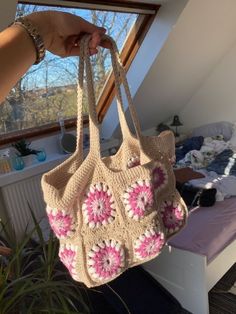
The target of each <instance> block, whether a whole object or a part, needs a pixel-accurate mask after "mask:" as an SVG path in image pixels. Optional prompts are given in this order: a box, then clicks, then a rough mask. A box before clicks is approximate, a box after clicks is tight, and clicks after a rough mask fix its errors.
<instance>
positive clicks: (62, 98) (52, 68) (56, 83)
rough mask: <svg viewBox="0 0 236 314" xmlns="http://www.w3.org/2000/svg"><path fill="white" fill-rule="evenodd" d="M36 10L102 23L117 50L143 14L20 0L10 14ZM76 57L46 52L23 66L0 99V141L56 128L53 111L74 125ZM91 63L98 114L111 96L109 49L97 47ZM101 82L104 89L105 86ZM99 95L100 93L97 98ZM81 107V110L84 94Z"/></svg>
mask: <svg viewBox="0 0 236 314" xmlns="http://www.w3.org/2000/svg"><path fill="white" fill-rule="evenodd" d="M64 3H65V2H64ZM42 10H61V11H65V12H70V13H73V14H76V15H79V16H81V17H83V18H85V19H86V20H88V21H90V22H92V23H94V24H96V25H98V26H103V27H105V28H106V29H107V34H109V35H111V36H112V37H113V38H114V39H115V40H116V42H117V45H118V48H119V50H121V49H122V48H124V49H123V50H125V45H124V44H125V41H126V39H127V37H130V36H131V33H132V27H133V26H134V25H135V26H136V27H135V28H137V26H138V25H139V24H140V23H141V21H144V20H145V19H146V16H145V15H141V14H137V13H132V12H117V11H101V10H92V9H81V8H70V7H61V6H60V7H59V6H58V7H55V6H53V7H51V6H48V5H47V6H45V5H35V4H26V3H20V4H18V6H17V13H16V15H17V16H24V15H27V14H29V13H31V12H34V11H42ZM135 33H137V31H136V32H135ZM131 37H132V36H131ZM131 48H132V49H131ZM130 49H131V50H133V49H134V47H132V45H131V47H130ZM131 50H130V51H128V50H127V56H126V58H127V60H128V59H130V58H133V56H132V54H131ZM78 62H79V58H77V57H70V58H65V59H61V58H59V57H57V56H55V55H53V54H51V53H49V52H47V54H46V57H45V59H44V61H42V62H41V63H40V64H39V65H35V66H32V67H31V68H30V69H29V71H28V72H27V73H26V74H25V75H24V76H23V77H22V78H21V79H20V81H19V82H18V83H17V84H16V86H15V87H14V88H13V89H12V91H11V92H10V94H9V95H8V97H7V98H6V100H5V102H4V104H3V105H2V106H0V135H1V140H0V143H4V141H5V142H7V141H11V139H14V140H15V139H16V138H17V137H22V136H26V137H27V133H28V134H29V135H32V134H34V133H35V134H37V133H40V130H44V131H43V132H44V133H47V132H49V131H50V130H55V128H58V123H57V121H58V119H59V117H63V118H64V119H65V120H66V121H68V122H67V123H69V125H75V120H76V119H75V117H76V109H77V108H76V105H77V104H76V89H77V71H78ZM92 65H93V72H94V82H95V90H96V96H97V99H100V101H99V102H98V110H99V111H100V112H101V116H104V114H105V112H106V110H107V102H108V98H111V96H112V95H113V94H112V91H113V89H114V86H113V85H114V84H113V82H112V78H111V77H109V71H110V67H111V62H110V57H109V52H108V51H107V50H106V49H100V50H99V53H98V54H97V55H96V56H93V57H92ZM106 87H107V88H108V90H109V91H108V92H106ZM99 95H101V97H100V98H99ZM105 103H106V105H104V104H105ZM83 109H84V114H85V116H86V113H87V106H86V100H85V102H84V108H83ZM27 130H28V132H27ZM9 139H10V140H9Z"/></svg>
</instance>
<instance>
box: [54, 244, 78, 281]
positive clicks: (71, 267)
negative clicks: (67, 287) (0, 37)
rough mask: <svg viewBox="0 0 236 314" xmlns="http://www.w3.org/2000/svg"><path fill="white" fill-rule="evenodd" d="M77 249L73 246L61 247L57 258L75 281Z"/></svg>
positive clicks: (76, 277)
mask: <svg viewBox="0 0 236 314" xmlns="http://www.w3.org/2000/svg"><path fill="white" fill-rule="evenodd" d="M77 250H78V247H77V246H74V245H68V244H67V245H65V244H64V245H61V246H60V249H59V254H58V255H59V257H60V260H61V261H62V263H63V264H64V265H65V266H66V268H67V269H68V271H69V273H70V275H71V276H72V277H73V278H74V279H75V280H76V279H77V280H78V276H77V274H76V271H75V264H76V254H77Z"/></svg>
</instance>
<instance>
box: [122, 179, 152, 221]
mask: <svg viewBox="0 0 236 314" xmlns="http://www.w3.org/2000/svg"><path fill="white" fill-rule="evenodd" d="M123 200H124V204H125V209H126V212H127V215H128V216H129V217H130V218H133V219H134V220H140V219H141V218H143V217H144V215H145V214H146V212H148V211H149V210H150V209H151V208H152V206H153V202H154V200H153V190H152V186H151V182H150V181H149V180H139V181H138V182H136V183H134V184H132V185H131V186H129V187H128V188H127V189H126V192H125V193H124V195H123Z"/></svg>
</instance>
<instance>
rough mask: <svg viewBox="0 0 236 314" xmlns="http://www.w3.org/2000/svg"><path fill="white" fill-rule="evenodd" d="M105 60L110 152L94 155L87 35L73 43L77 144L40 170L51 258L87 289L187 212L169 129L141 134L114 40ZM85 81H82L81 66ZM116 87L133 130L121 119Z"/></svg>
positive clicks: (147, 255)
mask: <svg viewBox="0 0 236 314" xmlns="http://www.w3.org/2000/svg"><path fill="white" fill-rule="evenodd" d="M106 38H107V39H108V40H110V41H111V43H112V49H111V59H112V66H113V71H114V76H115V84H116V92H117V108H118V114H119V120H120V125H121V131H122V136H123V141H122V144H121V146H120V149H119V150H118V152H117V153H116V154H115V155H113V156H110V157H103V158H102V157H101V153H100V141H99V123H98V119H97V114H96V105H95V93H94V86H93V79H92V70H91V63H90V59H89V53H88V43H89V40H90V36H88V35H86V36H84V37H83V38H82V39H81V42H80V50H81V55H80V65H79V84H78V122H77V149H76V152H75V153H74V154H73V155H72V156H71V157H69V158H68V159H67V160H66V161H65V162H63V163H62V164H61V165H59V166H57V167H56V168H54V169H53V170H51V171H49V172H48V173H46V174H44V175H43V177H42V189H43V192H44V199H45V201H46V203H47V208H46V210H47V214H48V219H49V223H50V224H51V227H52V229H53V231H54V232H55V235H56V236H57V238H58V239H59V241H60V249H59V257H60V259H61V261H62V262H63V263H64V265H65V266H66V267H67V269H68V271H69V272H70V274H71V276H72V277H73V278H74V279H75V280H77V281H80V282H83V283H85V284H86V285H87V286H88V287H93V286H98V285H101V284H104V283H106V282H109V281H110V280H112V279H114V278H116V277H117V276H119V275H120V274H121V273H122V272H124V271H125V270H126V269H127V268H129V267H133V266H135V265H139V264H141V263H144V262H146V261H148V260H150V259H152V258H154V257H156V256H158V254H159V253H160V252H161V250H162V248H163V246H164V244H165V242H166V240H167V239H168V238H169V237H170V236H172V235H173V234H175V233H176V232H178V231H179V230H180V229H181V228H182V227H183V226H184V225H185V221H186V217H187V210H186V206H185V204H184V203H183V201H182V199H181V197H180V196H179V194H178V192H177V191H176V189H175V177H174V174H173V170H172V166H171V160H172V159H173V156H174V145H175V141H174V135H173V133H172V132H170V131H165V132H162V133H161V134H160V136H152V137H150V136H148V137H147V136H143V135H142V133H141V128H140V125H139V121H138V117H137V114H136V111H135V108H134V105H133V103H132V98H131V94H130V91H129V86H128V83H127V79H126V76H125V72H124V69H123V67H122V65H121V62H120V60H119V55H118V50H117V47H116V44H115V42H114V41H113V40H112V39H111V38H109V37H106ZM85 70H86V83H87V86H86V87H85V86H84V81H85V79H84V71H85ZM121 84H123V86H124V90H125V93H126V97H127V100H128V105H129V110H130V113H131V118H132V122H133V124H134V127H135V134H136V136H134V135H133V134H132V133H131V132H130V130H129V127H128V125H127V122H126V119H125V114H124V106H123V99H122V96H121ZM86 89H87V95H88V105H89V129H90V151H89V154H88V155H87V157H86V158H85V159H84V158H83V146H82V145H83V123H82V98H83V93H84V92H85V90H86Z"/></svg>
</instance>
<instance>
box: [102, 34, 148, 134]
mask: <svg viewBox="0 0 236 314" xmlns="http://www.w3.org/2000/svg"><path fill="white" fill-rule="evenodd" d="M104 36H105V38H107V39H108V40H109V41H110V42H111V44H112V49H111V50H110V52H111V60H112V64H113V71H114V77H115V85H116V89H117V97H118V98H119V106H118V112H119V116H121V115H122V116H124V120H125V122H124V123H121V130H122V128H123V130H122V134H124V133H126V128H128V130H129V127H128V125H127V121H126V118H125V113H124V104H123V98H122V93H121V87H120V86H121V85H122V84H123V86H124V91H125V95H126V98H127V101H128V107H129V111H130V116H131V120H132V123H133V126H134V129H135V133H136V135H137V138H138V139H139V140H141V138H142V132H141V127H140V123H139V118H138V115H137V112H136V109H135V106H134V104H133V99H132V96H131V92H130V88H129V84H128V81H127V77H126V73H125V70H124V67H123V65H122V62H121V60H120V55H119V51H118V48H117V45H116V42H115V41H114V40H113V38H111V37H109V36H107V35H104ZM119 118H120V120H121V119H122V120H123V117H122V118H121V117H119ZM130 134H131V133H130V130H129V135H130Z"/></svg>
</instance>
